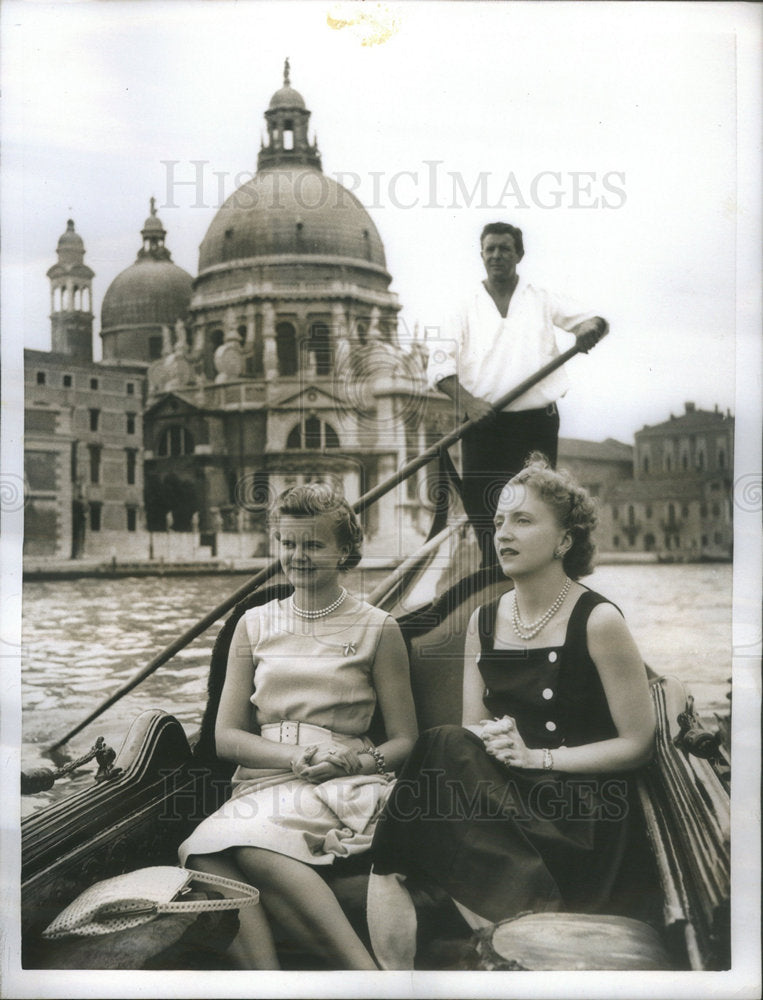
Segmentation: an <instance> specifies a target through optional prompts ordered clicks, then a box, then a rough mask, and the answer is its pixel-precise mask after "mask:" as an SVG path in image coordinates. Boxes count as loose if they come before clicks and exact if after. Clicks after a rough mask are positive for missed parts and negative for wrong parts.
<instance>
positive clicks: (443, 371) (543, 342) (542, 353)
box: [427, 278, 596, 411]
mask: <svg viewBox="0 0 763 1000" xmlns="http://www.w3.org/2000/svg"><path fill="white" fill-rule="evenodd" d="M595 315H596V313H593V312H590V311H584V310H581V308H580V306H579V305H578V304H576V303H574V302H572V301H570V300H563V299H561V298H559V297H558V296H556V295H553V294H552V293H551V292H548V291H546V290H545V289H544V288H537V287H536V286H535V285H532V284H530V283H529V282H526V281H523V280H522V278H519V280H518V282H517V286H516V288H515V289H514V294H513V295H512V296H511V301H510V302H509V309H508V312H507V314H506V317H505V318H504V317H503V316H501V314H500V313H499V312H498V308H497V306H496V304H495V302H494V301H493V299H492V298H491V296H490V293H489V292H488V290H487V289H486V288H485V286H484V285H483V284H482V283H480V285H479V287H478V288H477V289H476V290H475V291H474V292H473V293H472V294H471V295H470V296H469V298H468V299H466V301H465V302H464V303H463V304H462V306H461V308H460V309H458V310H456V311H455V312H454V313H453V314H452V316H451V317H450V318H449V320H448V321H447V323H446V324H445V325H444V326H443V328H442V331H441V338H440V339H438V340H429V341H428V346H429V348H430V351H429V362H428V368H427V375H428V378H429V382H430V385H431V386H432V387H433V388H434V387H436V385H437V383H438V382H440V381H441V380H442V379H444V378H447V377H448V376H449V375H455V376H456V377H457V379H458V381H459V382H460V383H461V385H462V386H463V387H464V388H465V389H467V390H468V391H469V392H470V393H472V395H474V396H479V397H481V398H482V399H486V400H487V401H488V402H489V403H496V402H497V401H498V400H499V399H500V398H501V396H505V395H506V393H507V392H509V391H510V390H511V389H513V388H514V386H516V385H517V384H518V383H519V382H522V381H523V380H524V379H526V378H527V377H528V376H530V375H533V374H534V373H535V372H536V371H538V369H539V368H542V367H543V366H544V365H546V364H548V362H549V361H552V360H553V359H554V358H556V357H558V356H559V345H558V344H557V340H556V333H555V331H554V327H559V328H561V329H562V330H571V329H572V328H573V327H574V326H577V324H578V323H581V322H583V320H586V319H592V318H593V317H594V316H595ZM568 388H569V382H568V380H567V375H566V373H565V371H564V369H563V368H558V369H557V370H556V371H555V372H552V373H551V374H550V375H548V376H546V378H544V379H543V381H542V382H539V383H538V385H536V386H534V387H533V388H532V389H530V390H528V392H526V393H525V394H524V395H522V396H520V398H519V399H517V400H515V401H514V402H513V403H510V404H509V406H507V407H506V410H507V411H508V410H531V409H536V408H539V407H543V406H547V405H548V404H549V403H552V402H554V401H555V400H557V399H559V397H560V396H563V395H564V393H565V392H566V391H567V389H568Z"/></svg>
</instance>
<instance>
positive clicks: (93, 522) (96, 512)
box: [90, 500, 103, 531]
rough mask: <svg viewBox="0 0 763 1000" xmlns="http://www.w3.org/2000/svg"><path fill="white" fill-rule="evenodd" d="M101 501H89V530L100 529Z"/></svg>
mask: <svg viewBox="0 0 763 1000" xmlns="http://www.w3.org/2000/svg"><path fill="white" fill-rule="evenodd" d="M102 507H103V504H102V503H99V502H98V501H95V500H94V501H91V503H90V530H91V531H100V530H101V508H102Z"/></svg>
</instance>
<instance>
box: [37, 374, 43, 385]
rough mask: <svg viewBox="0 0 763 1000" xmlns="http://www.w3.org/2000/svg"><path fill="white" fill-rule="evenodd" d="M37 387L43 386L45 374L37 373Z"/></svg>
mask: <svg viewBox="0 0 763 1000" xmlns="http://www.w3.org/2000/svg"><path fill="white" fill-rule="evenodd" d="M37 385H45V372H37Z"/></svg>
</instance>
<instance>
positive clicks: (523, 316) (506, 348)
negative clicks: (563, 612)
mask: <svg viewBox="0 0 763 1000" xmlns="http://www.w3.org/2000/svg"><path fill="white" fill-rule="evenodd" d="M480 254H481V257H482V260H483V263H484V265H485V270H486V272H487V276H486V278H485V280H484V281H483V282H482V283H481V284H480V285H479V286H478V287H477V288H475V289H474V291H473V292H472V293H471V294H470V295H469V296H468V297H467V298H466V299H465V300H464V301H463V302H462V304H461V306H460V307H459V308H458V309H457V310H455V311H454V313H453V314H452V315H451V316H449V317H448V319H447V321H446V323H445V324H444V325H443V328H442V331H441V332H442V344H441V345H439V346H438V348H437V349H436V350H433V351H432V352H431V354H430V358H429V372H428V374H429V379H430V383H431V384H432V386H436V387H437V388H439V389H440V390H441V391H442V392H444V393H446V395H448V396H449V397H450V398H451V399H452V400H453V402H454V404H455V407H456V414H457V417H458V418H459V419H464V418H465V419H475V418H476V419H478V420H480V421H481V422H480V424H479V426H477V427H474V428H471V429H470V430H468V431H467V432H466V434H465V435H464V437H463V439H462V442H463V443H462V475H463V498H464V506H465V508H466V512H467V514H468V515H469V517H470V519H471V520H472V522H473V523H474V525H475V528H476V530H477V533H478V535H479V538H480V547H481V550H482V564H483V566H490V565H495V562H496V557H495V552H494V550H493V543H492V531H493V514H494V512H495V505H496V501H497V497H498V495H499V494H500V491H501V488H502V487H503V486H504V485H505V483H506V481H507V480H508V479H510V478H511V477H512V476H513V475H516V473H517V472H519V471H520V469H521V468H522V467H523V465H524V462H525V459H526V458H527V455H528V454H529V453H530V452H531V451H534V450H537V451H541V452H543V453H544V454H545V455H546V456H547V457H548V459H549V461H550V462H551V463H552V465H555V464H556V456H557V447H558V437H559V411H558V407H557V400H558V399H559V398H560V397H561V396H563V395H564V393H565V392H566V391H567V388H568V381H567V376H566V374H565V373H564V371H563V369H558V370H557V371H555V372H553V373H552V374H551V375H549V376H547V377H546V378H545V379H544V380H543V381H542V382H540V383H539V384H538V385H536V386H534V387H533V388H532V389H531V390H530V391H528V392H526V393H525V394H524V395H523V396H521V397H520V398H519V399H518V400H516V401H515V402H513V403H510V404H509V406H507V407H506V408H505V409H504V410H503V411H502V412H500V413H497V414H496V413H495V411H494V409H493V406H494V404H495V403H496V402H497V401H498V400H499V399H500V397H501V396H502V395H504V394H505V393H506V391H507V389H508V388H510V387H511V385H513V384H515V383H516V382H518V381H519V380H521V379H524V378H525V377H526V376H528V375H530V374H531V373H532V372H534V371H535V370H537V369H538V368H540V367H541V366H542V365H544V364H546V363H547V362H549V361H551V360H552V359H553V358H555V357H556V356H557V355H558V354H559V350H558V346H557V343H556V337H555V334H554V327H560V328H561V329H563V330H567V331H569V332H571V333H573V334H575V336H576V338H577V342H578V345H579V346H580V347H581V348H582V349H583V350H584V351H588V350H589V349H590V348H591V347H593V346H594V344H596V343H597V341H598V340H600V339H601V337H603V336H604V334H605V333H606V332H607V329H608V325H607V322H606V320H604V319H602V317H601V316H597V315H596V314H595V313H594V312H592V311H586V310H582V309H581V308H580V307H579V306H577V305H576V304H575V303H571V302H569V301H565V300H564V299H563V298H561V297H559V296H557V295H554V294H552V293H551V292H549V291H547V290H546V289H543V288H539V287H538V286H536V285H534V284H531V283H530V282H528V281H526V280H524V279H522V278H520V276H519V275H518V274H517V270H516V269H517V265H518V264H519V262H520V261H521V260H522V258H523V256H524V245H523V240H522V231H521V229H518V228H517V227H516V226H512V225H509V224H508V223H506V222H492V223H490V224H488V225H487V226H485V228H484V229H483V230H482V234H481V236H480Z"/></svg>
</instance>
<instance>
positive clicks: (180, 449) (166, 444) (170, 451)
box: [159, 424, 194, 458]
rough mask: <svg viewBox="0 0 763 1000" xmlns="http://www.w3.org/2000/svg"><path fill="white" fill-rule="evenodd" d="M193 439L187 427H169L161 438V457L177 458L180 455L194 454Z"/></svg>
mask: <svg viewBox="0 0 763 1000" xmlns="http://www.w3.org/2000/svg"><path fill="white" fill-rule="evenodd" d="M193 448H194V444H193V437H192V435H191V433H190V432H189V431H187V430H186V429H185V427H180V426H179V425H177V424H175V425H173V426H172V427H167V428H166V430H165V431H164V432H163V434H162V436H161V437H160V438H159V455H160V457H162V458H177V457H178V456H179V455H192V454H193Z"/></svg>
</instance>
